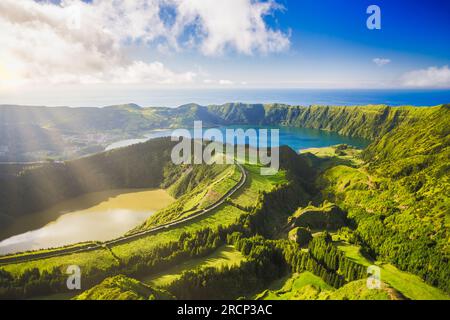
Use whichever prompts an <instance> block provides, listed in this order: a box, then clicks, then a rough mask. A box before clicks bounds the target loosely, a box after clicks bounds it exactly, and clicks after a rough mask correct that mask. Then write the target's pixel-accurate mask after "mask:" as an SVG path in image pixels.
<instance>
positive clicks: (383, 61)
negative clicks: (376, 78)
mask: <svg viewBox="0 0 450 320" xmlns="http://www.w3.org/2000/svg"><path fill="white" fill-rule="evenodd" d="M372 61H373V63H375V64H376V65H377V66H379V67H382V66H384V65H387V64H388V63H390V62H391V60H390V59H386V58H375V59H373V60H372Z"/></svg>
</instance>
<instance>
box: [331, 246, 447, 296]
mask: <svg viewBox="0 0 450 320" xmlns="http://www.w3.org/2000/svg"><path fill="white" fill-rule="evenodd" d="M338 248H339V249H340V250H342V251H344V252H345V254H346V256H347V257H349V258H350V259H351V260H353V261H355V262H357V263H359V264H362V265H364V266H369V265H377V266H378V267H379V268H380V270H381V275H380V277H381V281H383V282H385V283H387V284H389V285H390V286H392V287H393V288H394V289H396V290H398V291H399V292H401V293H402V294H403V295H404V296H405V297H406V298H408V299H412V300H449V299H450V297H449V296H448V295H447V294H445V293H444V292H443V291H441V290H440V289H438V288H435V287H432V286H430V285H429V284H427V283H425V282H424V281H423V280H422V279H421V278H420V277H418V276H416V275H413V274H411V273H408V272H405V271H401V270H399V269H397V268H396V267H395V266H393V265H391V264H386V263H379V262H375V263H373V262H371V261H370V260H368V259H367V258H366V257H364V256H363V255H362V254H361V251H360V248H359V247H358V246H355V245H349V244H346V243H343V242H341V243H339V245H338Z"/></svg>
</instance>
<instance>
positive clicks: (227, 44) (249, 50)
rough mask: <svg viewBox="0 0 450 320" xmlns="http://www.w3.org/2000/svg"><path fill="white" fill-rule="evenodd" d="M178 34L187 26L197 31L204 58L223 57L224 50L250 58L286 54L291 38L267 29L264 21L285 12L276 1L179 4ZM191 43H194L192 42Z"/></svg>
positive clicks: (214, 0) (211, 0)
mask: <svg viewBox="0 0 450 320" xmlns="http://www.w3.org/2000/svg"><path fill="white" fill-rule="evenodd" d="M175 2H176V3H177V12H178V16H177V20H176V22H175V25H174V28H173V30H174V32H175V34H181V33H182V31H183V30H184V29H185V28H186V26H194V27H196V29H195V30H196V31H195V33H196V36H197V37H196V39H197V41H198V42H199V47H200V49H201V51H202V52H203V53H204V54H205V55H217V54H222V53H223V52H224V51H225V49H227V48H230V49H234V50H236V51H237V52H239V53H243V54H247V55H251V54H253V53H254V52H260V53H264V54H265V53H270V52H279V51H283V50H286V49H287V48H288V47H289V45H290V41H289V35H288V34H286V33H283V32H281V31H279V30H273V29H271V28H268V27H267V25H266V23H265V22H264V19H263V17H264V16H266V15H269V14H271V13H272V12H273V11H274V10H279V9H282V7H281V6H280V5H278V4H277V3H276V2H275V1H273V0H270V1H266V2H258V1H252V0H222V1H219V0H190V1H183V0H176V1H175ZM190 41H191V42H192V41H193V39H192V38H191V39H190Z"/></svg>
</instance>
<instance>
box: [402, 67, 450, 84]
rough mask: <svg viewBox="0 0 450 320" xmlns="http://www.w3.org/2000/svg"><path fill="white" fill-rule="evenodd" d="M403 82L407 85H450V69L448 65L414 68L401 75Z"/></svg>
mask: <svg viewBox="0 0 450 320" xmlns="http://www.w3.org/2000/svg"><path fill="white" fill-rule="evenodd" d="M401 83H402V85H403V86H406V87H437V88H443V87H446V88H447V87H450V69H449V67H448V66H443V67H441V68H439V67H429V68H427V69H420V70H413V71H410V72H407V73H405V74H404V75H403V76H402V77H401Z"/></svg>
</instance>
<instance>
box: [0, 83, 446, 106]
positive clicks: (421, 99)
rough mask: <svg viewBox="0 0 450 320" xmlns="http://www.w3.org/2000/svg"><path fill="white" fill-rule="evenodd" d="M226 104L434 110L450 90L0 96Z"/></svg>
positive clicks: (3, 99) (9, 100)
mask: <svg viewBox="0 0 450 320" xmlns="http://www.w3.org/2000/svg"><path fill="white" fill-rule="evenodd" d="M226 102H244V103H286V104H292V105H305V106H308V105H312V104H319V105H367V104H386V105H390V106H400V105H412V106H434V105H438V104H443V103H450V89H442V90H406V89H405V90H400V89H391V90H378V89H377V90H375V89H373V90H365V89H364V90H363V89H358V90H356V89H351V90H350V89H339V90H337V89H334V90H331V89H145V90H144V89H130V88H126V87H124V88H120V87H119V88H117V90H113V91H108V92H105V91H102V90H95V89H94V88H93V89H92V90H89V91H87V92H83V93H82V94H81V93H80V92H67V93H65V94H64V95H59V94H46V93H36V94H34V95H23V94H20V93H17V94H9V95H6V94H0V104H23V105H43V106H69V107H102V106H108V105H115V104H124V103H136V104H138V105H140V106H142V107H151V106H153V107H177V106H180V105H183V104H187V103H198V104H201V105H208V104H222V103H226Z"/></svg>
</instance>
